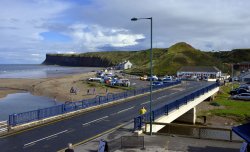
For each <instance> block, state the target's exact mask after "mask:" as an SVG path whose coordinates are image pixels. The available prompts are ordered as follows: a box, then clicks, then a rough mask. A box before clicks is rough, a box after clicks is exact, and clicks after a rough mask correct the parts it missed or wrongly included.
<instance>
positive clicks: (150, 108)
mask: <svg viewBox="0 0 250 152" xmlns="http://www.w3.org/2000/svg"><path fill="white" fill-rule="evenodd" d="M141 19H146V20H150V25H151V28H150V32H151V40H150V99H149V112H150V113H149V115H150V135H152V76H153V74H152V73H153V70H152V69H153V68H152V47H153V45H152V44H153V30H152V26H153V18H152V17H149V18H135V17H134V18H132V19H131V21H137V20H141Z"/></svg>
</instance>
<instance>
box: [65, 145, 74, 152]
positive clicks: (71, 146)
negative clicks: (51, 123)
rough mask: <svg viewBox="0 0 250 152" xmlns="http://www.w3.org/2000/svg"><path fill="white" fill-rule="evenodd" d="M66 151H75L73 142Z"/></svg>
mask: <svg viewBox="0 0 250 152" xmlns="http://www.w3.org/2000/svg"><path fill="white" fill-rule="evenodd" d="M65 152H74V149H73V145H72V144H71V143H69V144H68V148H67V149H66V150H65Z"/></svg>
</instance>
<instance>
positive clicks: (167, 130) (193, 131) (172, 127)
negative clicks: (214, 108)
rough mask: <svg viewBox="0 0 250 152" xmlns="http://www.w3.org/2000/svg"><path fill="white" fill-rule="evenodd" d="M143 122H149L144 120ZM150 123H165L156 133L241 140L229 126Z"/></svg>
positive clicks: (157, 123) (154, 123)
mask: <svg viewBox="0 0 250 152" xmlns="http://www.w3.org/2000/svg"><path fill="white" fill-rule="evenodd" d="M145 124H149V122H146V123H145ZM152 125H165V127H164V128H163V129H161V131H160V132H158V133H156V134H163V135H165V134H166V135H179V136H186V137H193V138H199V139H213V140H225V141H242V139H240V137H239V136H238V135H236V134H235V133H234V132H233V131H232V129H229V128H218V127H208V126H197V125H187V124H174V123H171V124H170V123H160V122H153V123H152Z"/></svg>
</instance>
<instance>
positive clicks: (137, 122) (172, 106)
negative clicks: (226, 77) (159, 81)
mask: <svg viewBox="0 0 250 152" xmlns="http://www.w3.org/2000/svg"><path fill="white" fill-rule="evenodd" d="M218 86H219V85H218V83H214V84H212V85H210V86H207V87H205V88H202V89H200V90H197V91H195V92H193V93H191V94H189V95H186V96H184V97H182V98H181V99H178V100H175V101H174V102H171V103H169V104H166V105H165V106H162V107H160V108H158V109H155V110H153V111H152V121H154V120H155V119H156V118H158V117H160V116H162V115H168V114H169V112H171V111H173V110H176V109H179V107H180V106H182V105H185V104H187V103H188V102H190V101H192V100H194V99H195V98H196V97H199V96H200V95H203V94H205V93H207V92H208V91H210V90H212V89H214V88H216V87H218ZM149 121H150V113H149V112H147V113H145V114H144V115H140V116H138V117H135V118H134V130H137V129H141V128H142V126H143V125H144V122H149Z"/></svg>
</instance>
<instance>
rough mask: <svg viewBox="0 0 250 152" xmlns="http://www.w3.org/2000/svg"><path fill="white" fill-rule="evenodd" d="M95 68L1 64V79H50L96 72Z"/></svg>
mask: <svg viewBox="0 0 250 152" xmlns="http://www.w3.org/2000/svg"><path fill="white" fill-rule="evenodd" d="M98 69H100V68H95V67H67V66H57V65H42V64H0V78H29V79H30V78H49V77H60V76H66V75H72V74H78V73H86V72H91V71H96V70H98Z"/></svg>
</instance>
